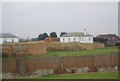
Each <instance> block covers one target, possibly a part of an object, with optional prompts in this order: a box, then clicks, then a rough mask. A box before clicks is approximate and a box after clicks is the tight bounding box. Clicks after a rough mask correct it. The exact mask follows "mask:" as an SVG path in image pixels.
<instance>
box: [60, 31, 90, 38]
mask: <svg viewBox="0 0 120 81" xmlns="http://www.w3.org/2000/svg"><path fill="white" fill-rule="evenodd" d="M80 36H87V37H89V36H92V35H90V34H88V33H86V35H85V33H83V32H71V33H66V34H64V35H62V36H61V37H80Z"/></svg>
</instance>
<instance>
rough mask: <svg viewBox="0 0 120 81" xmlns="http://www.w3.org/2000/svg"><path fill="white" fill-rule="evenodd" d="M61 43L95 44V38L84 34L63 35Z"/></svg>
mask: <svg viewBox="0 0 120 81" xmlns="http://www.w3.org/2000/svg"><path fill="white" fill-rule="evenodd" d="M60 42H80V43H93V36H92V35H90V34H88V33H83V32H71V33H66V34H64V35H62V36H61V37H60Z"/></svg>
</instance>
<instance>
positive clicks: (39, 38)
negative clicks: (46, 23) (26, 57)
mask: <svg viewBox="0 0 120 81" xmlns="http://www.w3.org/2000/svg"><path fill="white" fill-rule="evenodd" d="M46 37H48V34H47V33H43V34H40V35H39V36H38V41H40V40H44V39H45V38H46Z"/></svg>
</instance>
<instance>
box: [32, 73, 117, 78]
mask: <svg viewBox="0 0 120 81" xmlns="http://www.w3.org/2000/svg"><path fill="white" fill-rule="evenodd" d="M31 79H118V72H103V73H84V74H64V75H48V76H42V77H34V78H31Z"/></svg>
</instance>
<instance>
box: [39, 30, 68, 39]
mask: <svg viewBox="0 0 120 81" xmlns="http://www.w3.org/2000/svg"><path fill="white" fill-rule="evenodd" d="M64 34H66V33H65V32H61V34H60V36H62V35H64ZM47 37H51V38H53V37H58V36H57V33H56V32H51V33H50V34H49V35H48V34H47V33H43V34H39V35H38V41H40V40H44V39H45V38H47Z"/></svg>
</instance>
